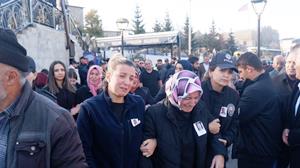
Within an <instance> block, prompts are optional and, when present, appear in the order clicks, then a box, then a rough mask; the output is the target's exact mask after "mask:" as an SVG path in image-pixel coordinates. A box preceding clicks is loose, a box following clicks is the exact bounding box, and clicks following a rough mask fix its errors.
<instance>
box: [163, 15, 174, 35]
mask: <svg viewBox="0 0 300 168" xmlns="http://www.w3.org/2000/svg"><path fill="white" fill-rule="evenodd" d="M172 30H174V28H173V26H172V22H171V19H170V15H169V13H166V17H165V22H164V26H163V31H172Z"/></svg>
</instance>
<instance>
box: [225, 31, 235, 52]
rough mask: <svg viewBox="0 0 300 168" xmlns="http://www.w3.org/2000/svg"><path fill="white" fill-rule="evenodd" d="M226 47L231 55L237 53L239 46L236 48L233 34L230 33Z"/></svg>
mask: <svg viewBox="0 0 300 168" xmlns="http://www.w3.org/2000/svg"><path fill="white" fill-rule="evenodd" d="M225 46H226V48H227V49H228V50H230V52H231V54H233V53H234V52H235V51H237V46H236V43H235V39H234V34H233V32H230V33H229V38H228V40H227V41H226V45H225Z"/></svg>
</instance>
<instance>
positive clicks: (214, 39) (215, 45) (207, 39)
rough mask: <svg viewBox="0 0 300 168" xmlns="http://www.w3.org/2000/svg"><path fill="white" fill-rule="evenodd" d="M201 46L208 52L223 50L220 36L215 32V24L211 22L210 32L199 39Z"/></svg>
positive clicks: (223, 45) (222, 40)
mask: <svg viewBox="0 0 300 168" xmlns="http://www.w3.org/2000/svg"><path fill="white" fill-rule="evenodd" d="M201 44H202V45H203V46H204V47H206V48H208V49H209V50H210V51H212V50H214V49H216V50H217V51H219V50H221V49H224V48H225V41H224V38H223V36H222V35H221V34H219V33H218V32H217V31H216V25H215V22H214V21H213V22H212V25H211V27H210V32H209V33H208V34H207V33H206V34H204V35H203V37H202V39H201Z"/></svg>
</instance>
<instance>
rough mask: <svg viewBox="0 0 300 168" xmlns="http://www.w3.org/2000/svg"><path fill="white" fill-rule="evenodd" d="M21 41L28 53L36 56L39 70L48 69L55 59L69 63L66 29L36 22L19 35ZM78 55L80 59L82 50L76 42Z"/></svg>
mask: <svg viewBox="0 0 300 168" xmlns="http://www.w3.org/2000/svg"><path fill="white" fill-rule="evenodd" d="M17 37H18V40H19V42H20V43H21V44H22V45H23V46H24V47H25V48H26V50H27V55H29V56H31V57H33V58H34V60H35V62H36V64H37V71H40V70H41V69H43V68H46V69H48V68H49V66H50V64H51V63H52V62H53V61H54V60H60V61H63V62H64V63H66V64H68V62H69V51H68V50H66V48H65V46H66V39H65V32H64V31H57V30H54V29H52V28H49V27H46V26H43V25H39V24H34V27H29V28H27V29H25V30H23V31H22V32H21V33H19V34H18V35H17ZM75 50H76V56H75V59H76V60H77V61H78V60H79V57H80V56H81V55H82V50H81V48H80V46H79V45H78V43H76V42H75Z"/></svg>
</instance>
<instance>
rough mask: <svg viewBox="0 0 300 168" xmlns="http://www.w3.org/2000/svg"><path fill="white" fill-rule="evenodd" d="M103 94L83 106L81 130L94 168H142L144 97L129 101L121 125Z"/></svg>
mask: <svg viewBox="0 0 300 168" xmlns="http://www.w3.org/2000/svg"><path fill="white" fill-rule="evenodd" d="M111 106H112V101H111V99H110V97H109V96H108V94H107V92H105V91H103V92H102V93H100V94H99V95H97V96H94V97H92V98H90V99H88V100H86V101H84V102H83V103H82V105H81V109H80V112H79V117H78V119H77V126H78V132H79V135H80V138H81V140H82V144H83V149H84V152H85V155H86V159H87V162H88V164H89V167H90V168H138V159H139V156H140V149H139V148H140V145H141V143H142V138H143V130H142V128H143V122H144V118H143V115H144V109H145V105H144V102H143V100H142V98H141V97H139V96H135V95H131V94H128V95H127V96H126V97H125V104H124V116H123V117H122V122H119V120H118V119H117V117H116V116H115V114H114V113H113V112H112V110H111V109H112V107H111Z"/></svg>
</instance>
